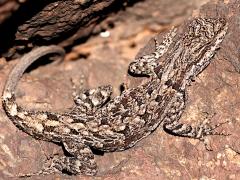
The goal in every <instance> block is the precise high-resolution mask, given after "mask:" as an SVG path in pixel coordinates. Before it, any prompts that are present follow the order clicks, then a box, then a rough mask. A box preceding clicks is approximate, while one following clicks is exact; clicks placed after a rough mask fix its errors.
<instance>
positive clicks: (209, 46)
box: [3, 18, 227, 175]
mask: <svg viewBox="0 0 240 180" xmlns="http://www.w3.org/2000/svg"><path fill="white" fill-rule="evenodd" d="M226 32H227V23H226V21H225V19H223V18H196V19H193V20H192V21H190V22H189V23H188V24H187V25H186V28H185V29H184V31H183V33H178V34H177V30H176V29H172V30H171V31H170V32H169V33H168V34H167V35H166V36H165V38H164V40H163V42H161V43H159V42H157V41H156V40H155V42H156V49H155V51H154V52H153V53H152V54H148V55H144V56H142V57H140V58H138V59H135V60H134V61H133V62H132V63H131V64H130V65H129V71H130V72H131V73H133V74H138V75H146V76H149V78H148V80H147V81H146V82H144V83H142V84H141V85H139V86H137V87H135V88H131V89H126V90H124V91H123V93H122V94H121V95H119V96H117V97H115V98H111V93H112V87H111V86H101V87H98V88H96V89H91V90H84V91H82V92H81V93H79V94H78V95H77V96H76V97H75V98H74V101H75V103H76V106H75V107H74V108H72V110H71V111H70V112H65V113H52V112H40V111H29V110H25V109H23V108H22V107H19V106H18V105H17V104H16V101H15V96H14V89H15V87H16V85H17V81H18V80H19V78H20V77H21V75H22V74H23V72H24V71H25V69H26V68H27V67H28V66H29V65H30V64H31V63H32V62H33V61H35V60H37V59H38V58H39V57H41V56H42V55H46V54H48V53H59V54H61V55H62V54H63V52H64V51H63V50H62V49H61V48H59V47H56V46H49V47H40V48H37V49H35V50H33V51H31V52H30V53H28V54H26V55H25V56H23V57H22V58H21V60H20V61H19V64H18V65H17V66H16V67H15V68H14V69H13V70H12V73H11V74H10V75H9V78H8V80H7V83H6V86H5V89H4V93H3V107H4V109H5V111H6V113H7V115H8V116H9V117H10V119H11V120H12V121H13V123H14V124H15V125H16V126H17V127H18V128H20V129H21V130H23V131H24V132H26V133H28V134H30V135H31V136H33V137H34V138H37V139H42V140H47V141H52V142H58V143H61V144H62V145H63V147H64V148H65V150H66V151H68V152H69V153H70V154H71V156H70V157H68V156H54V157H53V158H52V159H51V162H50V165H49V166H48V167H45V168H43V169H42V170H41V171H39V172H37V173H35V174H48V173H53V172H56V171H67V172H69V173H72V174H86V175H94V174H96V172H97V165H96V163H95V161H94V156H93V153H92V151H91V149H90V148H94V149H99V150H101V151H105V152H109V151H120V150H125V149H127V148H130V147H132V146H134V145H135V144H136V143H137V142H138V141H140V140H141V139H142V138H144V137H146V136H147V135H149V134H150V133H151V132H152V131H153V130H155V129H156V128H157V127H158V126H159V125H160V124H161V125H162V126H163V127H164V130H166V131H167V132H168V133H170V134H174V135H178V136H183V137H189V138H195V139H199V140H203V138H204V137H205V136H207V135H214V134H220V133H217V132H215V131H214V130H215V129H216V127H218V126H219V125H220V124H218V125H215V126H211V125H210V124H208V123H206V122H204V123H202V124H200V125H199V126H195V127H192V126H191V125H187V124H182V123H181V122H179V119H180V117H181V115H182V113H183V111H184V108H185V101H186V99H185V90H186V88H187V86H189V84H190V83H191V81H192V80H193V79H194V78H195V77H196V76H197V75H198V74H199V73H200V72H202V71H203V69H204V68H206V66H208V64H209V63H210V62H211V60H212V57H213V55H214V54H215V52H216V50H217V49H218V48H219V45H220V43H221V42H222V40H223V39H224V36H225V35H226ZM29 175H32V174H29Z"/></svg>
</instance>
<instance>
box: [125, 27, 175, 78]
mask: <svg viewBox="0 0 240 180" xmlns="http://www.w3.org/2000/svg"><path fill="white" fill-rule="evenodd" d="M175 35H176V29H175V28H173V29H172V30H171V31H170V32H169V33H168V34H167V35H166V36H165V37H164V39H163V41H162V42H161V43H159V42H158V41H157V39H156V38H154V41H155V51H154V52H153V53H151V54H147V55H144V56H142V57H139V58H137V59H135V60H134V61H133V62H131V63H130V65H129V71H130V72H131V73H133V74H135V75H151V74H154V68H155V67H157V66H158V65H159V59H160V58H161V57H162V56H163V54H164V53H165V52H166V51H167V50H168V48H169V46H170V45H171V44H172V42H173V38H174V36H175Z"/></svg>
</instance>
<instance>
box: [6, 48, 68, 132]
mask: <svg viewBox="0 0 240 180" xmlns="http://www.w3.org/2000/svg"><path fill="white" fill-rule="evenodd" d="M48 54H58V55H60V57H61V59H63V57H64V55H65V51H64V49H63V48H61V47H59V46H56V45H51V46H42V47H38V48H36V49H33V50H32V51H31V52H29V53H27V54H25V55H24V56H23V57H21V58H20V59H19V62H18V63H17V65H16V66H15V67H14V68H13V69H12V71H11V72H10V74H9V76H8V79H7V81H6V84H5V88H4V90H3V95H2V104H3V108H4V110H5V112H6V114H7V115H8V117H9V118H10V119H11V120H12V121H13V123H14V124H15V125H17V126H18V127H21V126H23V124H24V122H23V121H21V120H23V119H24V118H25V117H26V116H27V114H26V113H24V112H23V110H22V108H21V107H19V106H18V105H17V103H16V100H15V95H14V94H15V93H14V92H15V89H16V86H17V83H18V81H19V79H20V78H21V77H22V75H23V73H24V71H25V70H26V69H27V68H28V67H29V66H30V65H31V64H32V63H34V62H35V61H36V60H38V59H39V58H41V57H43V56H46V55H48ZM18 120H19V122H18ZM21 129H22V128H21Z"/></svg>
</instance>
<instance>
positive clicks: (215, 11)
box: [0, 0, 240, 180]
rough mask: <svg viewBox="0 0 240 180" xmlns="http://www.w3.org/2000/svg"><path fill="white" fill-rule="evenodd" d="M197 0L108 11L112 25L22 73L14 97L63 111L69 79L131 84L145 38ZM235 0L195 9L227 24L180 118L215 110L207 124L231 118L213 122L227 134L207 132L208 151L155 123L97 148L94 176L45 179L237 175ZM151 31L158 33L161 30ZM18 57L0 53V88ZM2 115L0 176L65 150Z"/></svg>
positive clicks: (30, 168) (175, 21)
mask: <svg viewBox="0 0 240 180" xmlns="http://www.w3.org/2000/svg"><path fill="white" fill-rule="evenodd" d="M199 2H200V1H197V0H191V1H189V0H179V1H174V0H169V1H164V0H159V1H156V0H147V1H144V2H139V3H137V4H135V5H133V6H132V7H129V8H127V9H126V10H125V11H121V12H119V13H118V14H117V15H116V17H114V21H112V17H109V18H107V19H106V21H104V22H102V24H100V25H101V26H102V27H104V26H105V25H106V24H109V23H107V22H114V24H113V25H112V28H111V29H109V28H106V31H105V32H102V33H100V34H99V36H95V37H92V38H90V39H89V40H88V41H87V42H86V43H84V44H81V45H78V46H75V47H74V48H73V49H72V51H71V52H70V53H68V54H67V57H66V61H65V62H64V63H63V64H60V65H54V64H47V65H45V66H41V67H37V68H35V69H34V70H33V71H31V73H30V74H26V75H25V76H24V77H23V78H22V80H21V82H20V83H19V86H18V90H17V97H18V98H17V100H18V103H19V104H21V105H22V106H24V107H26V108H30V109H45V110H52V111H64V110H66V109H67V108H70V107H71V106H72V105H73V102H72V99H71V92H72V89H71V83H70V78H72V79H73V80H74V82H80V80H81V79H82V75H85V77H84V86H85V87H90V88H91V87H96V86H99V85H102V84H112V85H113V86H114V94H115V95H117V94H119V85H120V84H121V83H122V82H126V83H127V84H129V86H136V85H137V84H138V83H139V82H140V81H141V80H142V78H133V77H130V76H127V66H128V64H129V62H130V61H131V59H133V58H134V56H135V54H136V53H137V51H138V50H139V49H140V48H142V47H143V46H144V45H145V44H146V42H148V41H149V38H150V37H152V36H154V35H156V34H157V33H158V32H163V33H164V32H166V31H167V30H168V29H170V28H171V26H172V25H175V26H178V25H180V24H182V23H183V21H184V19H187V18H188V17H189V16H191V13H192V10H193V9H195V8H197V7H199V6H200V3H199ZM202 3H203V1H201V4H202ZM238 7H239V2H238V1H237V0H229V1H220V0H219V1H210V2H209V3H208V4H205V5H203V6H202V7H201V9H199V10H195V11H194V13H193V15H192V16H214V17H215V16H224V17H226V18H227V20H228V22H229V27H230V28H229V32H228V34H227V36H226V38H225V39H224V42H223V43H222V45H221V49H220V50H219V51H218V52H217V54H216V56H215V57H214V59H213V62H212V63H211V64H210V65H209V66H208V67H207V68H206V70H204V72H203V73H201V74H200V76H198V78H197V79H196V81H195V82H194V83H192V86H191V87H190V88H189V89H188V101H187V108H186V110H185V113H184V115H183V116H182V118H181V121H186V122H191V123H199V122H201V121H202V120H203V119H204V117H205V115H206V114H208V115H213V114H215V115H214V116H213V117H212V123H213V124H215V123H218V122H224V121H226V120H229V121H230V123H228V124H225V125H224V126H223V127H221V128H220V129H219V130H220V131H221V130H223V131H225V132H226V133H231V135H230V136H227V137H224V136H216V137H209V138H208V139H209V142H210V144H211V146H212V149H213V151H207V150H206V149H205V147H204V145H203V143H201V142H199V141H197V140H191V139H187V138H180V137H174V136H171V135H169V134H167V133H165V132H164V131H163V130H162V129H161V128H160V127H159V128H158V129H157V130H156V131H155V132H154V133H152V134H151V135H150V136H148V137H147V138H145V139H144V140H142V141H141V142H139V143H138V144H137V145H136V146H135V147H133V148H131V149H129V150H126V151H123V152H113V153H106V154H104V155H96V160H97V163H98V167H99V173H98V175H97V176H96V177H86V176H74V177H72V176H67V175H61V174H56V175H49V176H46V177H44V179H99V180H100V179H108V180H110V179H119V180H120V179H131V180H132V179H151V180H155V179H156V180H157V179H239V178H240V174H239V173H238V172H239V170H240V155H239V154H240V141H239V138H238V137H239V134H240V123H239V121H240V110H239V109H240V99H239V98H238V97H239V96H240V91H239V84H240V75H239V72H240V61H239V45H238V44H239V33H240V32H239V31H240V30H239V18H238V17H239V15H240V10H239V8H238ZM147 9H148V10H147ZM157 38H158V39H159V40H160V39H162V34H160V35H157ZM153 47H154V46H153V40H150V41H149V42H148V43H147V45H146V46H145V48H143V49H141V50H140V51H139V54H138V55H140V54H146V53H149V52H151V51H153ZM80 57H81V58H80ZM16 62H17V61H11V62H9V63H7V62H6V61H4V58H2V59H0V71H1V73H0V81H1V82H2V83H1V84H0V89H2V88H3V85H4V82H5V79H6V77H7V75H8V73H9V71H10V69H11V67H13V66H14V64H15V63H16ZM79 84H80V83H79ZM0 116H1V118H0V128H1V131H0V162H1V163H0V177H3V179H12V178H10V176H12V175H17V174H19V173H29V172H35V171H38V170H39V169H41V167H42V166H43V162H44V161H45V160H46V158H47V157H49V156H51V155H52V154H54V153H63V152H62V149H61V147H59V146H57V145H55V144H52V143H48V142H43V141H38V140H35V139H33V138H32V137H30V136H28V135H26V134H25V133H23V132H21V131H19V130H18V129H17V128H16V127H15V126H14V125H13V124H12V123H11V121H10V120H9V119H8V118H7V117H6V115H5V113H4V112H3V110H2V109H1V110H0ZM16 179H17V178H16ZM30 179H42V177H32V178H30Z"/></svg>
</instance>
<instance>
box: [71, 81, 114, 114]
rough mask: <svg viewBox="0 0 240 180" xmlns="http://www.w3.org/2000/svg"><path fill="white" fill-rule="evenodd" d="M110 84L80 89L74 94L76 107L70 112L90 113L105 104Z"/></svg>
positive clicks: (108, 97) (110, 87) (109, 92)
mask: <svg viewBox="0 0 240 180" xmlns="http://www.w3.org/2000/svg"><path fill="white" fill-rule="evenodd" d="M111 94H112V86H110V85H105V86H100V87H97V88H95V89H88V90H82V91H81V93H79V94H76V95H75V97H74V102H75V104H76V107H75V108H74V109H73V111H72V113H74V112H77V113H92V112H94V111H95V110H96V109H98V108H100V107H101V106H102V105H103V104H105V103H106V102H107V101H108V100H109V99H110V97H111Z"/></svg>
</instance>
